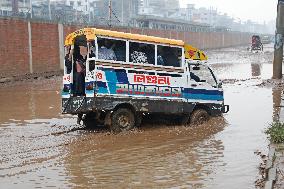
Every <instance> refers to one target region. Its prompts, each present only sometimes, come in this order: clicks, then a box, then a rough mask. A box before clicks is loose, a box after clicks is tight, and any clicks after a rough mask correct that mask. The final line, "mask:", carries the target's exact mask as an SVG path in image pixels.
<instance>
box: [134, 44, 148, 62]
mask: <svg viewBox="0 0 284 189" xmlns="http://www.w3.org/2000/svg"><path fill="white" fill-rule="evenodd" d="M131 48H132V51H133V52H132V53H131V55H130V58H131V62H133V63H138V64H147V63H148V59H147V56H146V53H144V52H142V48H141V47H140V46H139V44H138V43H133V44H132V47H131Z"/></svg>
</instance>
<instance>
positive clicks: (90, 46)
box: [89, 41, 96, 58]
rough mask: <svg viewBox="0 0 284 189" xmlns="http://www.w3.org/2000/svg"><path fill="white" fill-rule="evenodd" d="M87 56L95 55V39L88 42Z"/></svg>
mask: <svg viewBox="0 0 284 189" xmlns="http://www.w3.org/2000/svg"><path fill="white" fill-rule="evenodd" d="M89 49H90V50H89V58H93V57H96V41H91V42H90V43H89Z"/></svg>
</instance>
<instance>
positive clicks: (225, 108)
mask: <svg viewBox="0 0 284 189" xmlns="http://www.w3.org/2000/svg"><path fill="white" fill-rule="evenodd" d="M229 110H230V106H229V105H223V106H222V108H221V111H222V113H228V112H229Z"/></svg>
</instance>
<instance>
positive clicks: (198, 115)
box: [190, 109, 209, 125]
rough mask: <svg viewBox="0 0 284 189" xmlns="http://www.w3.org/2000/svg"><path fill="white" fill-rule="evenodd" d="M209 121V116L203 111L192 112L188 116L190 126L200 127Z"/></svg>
mask: <svg viewBox="0 0 284 189" xmlns="http://www.w3.org/2000/svg"><path fill="white" fill-rule="evenodd" d="M208 120H209V114H208V112H207V111H206V110H204V109H197V110H194V111H193V112H192V114H191V116H190V125H200V124H202V123H205V122H206V121H208Z"/></svg>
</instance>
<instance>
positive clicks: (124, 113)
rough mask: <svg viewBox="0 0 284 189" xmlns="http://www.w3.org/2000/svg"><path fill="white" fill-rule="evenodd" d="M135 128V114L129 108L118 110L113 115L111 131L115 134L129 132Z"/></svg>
mask: <svg viewBox="0 0 284 189" xmlns="http://www.w3.org/2000/svg"><path fill="white" fill-rule="evenodd" d="M134 126H135V117H134V113H133V112H132V111H131V110H129V109H127V108H118V109H117V110H115V111H114V112H113V113H112V114H111V126H110V129H111V131H113V132H121V131H129V130H131V129H133V128H134Z"/></svg>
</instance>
